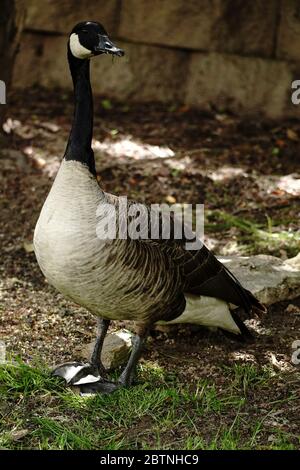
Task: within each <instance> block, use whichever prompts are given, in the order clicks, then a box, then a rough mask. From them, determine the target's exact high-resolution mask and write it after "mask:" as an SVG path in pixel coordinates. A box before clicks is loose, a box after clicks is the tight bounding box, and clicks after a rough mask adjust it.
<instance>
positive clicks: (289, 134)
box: [286, 129, 299, 140]
mask: <svg viewBox="0 0 300 470" xmlns="http://www.w3.org/2000/svg"><path fill="white" fill-rule="evenodd" d="M286 135H287V138H288V139H290V140H299V137H298V134H297V132H295V131H294V130H293V129H287V131H286Z"/></svg>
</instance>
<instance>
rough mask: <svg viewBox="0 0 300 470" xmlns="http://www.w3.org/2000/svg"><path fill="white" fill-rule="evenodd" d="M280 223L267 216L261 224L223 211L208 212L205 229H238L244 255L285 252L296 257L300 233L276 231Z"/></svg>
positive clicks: (215, 230) (223, 230) (279, 253)
mask: <svg viewBox="0 0 300 470" xmlns="http://www.w3.org/2000/svg"><path fill="white" fill-rule="evenodd" d="M278 224H279V225H280V222H279V221H276V224H275V221H274V220H272V219H271V218H270V217H269V216H266V222H265V224H262V223H261V224H259V223H257V222H253V221H250V220H247V219H244V218H241V217H238V216H235V215H232V214H229V213H227V212H224V211H221V210H214V211H212V212H211V211H208V212H207V221H206V223H205V229H206V230H207V231H208V232H225V231H226V230H230V229H231V228H232V227H235V228H236V229H237V240H238V242H239V250H240V251H241V253H242V254H245V255H251V254H257V253H265V254H271V255H274V256H280V255H281V250H285V251H286V253H287V255H288V257H293V256H296V255H297V253H298V252H299V243H300V232H299V231H287V230H282V229H280V231H277V232H276V231H275V229H276V225H278Z"/></svg>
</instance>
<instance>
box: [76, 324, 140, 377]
mask: <svg viewBox="0 0 300 470" xmlns="http://www.w3.org/2000/svg"><path fill="white" fill-rule="evenodd" d="M132 337H133V334H132V333H131V332H130V331H128V330H119V331H115V332H113V333H109V334H108V335H107V336H106V337H105V340H104V343H103V349H102V353H101V360H102V363H103V365H104V367H105V368H106V369H115V368H117V367H119V366H120V365H123V364H124V363H125V362H126V361H127V359H128V357H129V353H130V350H131V347H132ZM94 345H95V342H94V341H93V342H92V343H89V344H88V345H86V346H85V347H84V349H83V350H82V355H83V357H84V358H85V359H88V360H89V359H90V357H91V354H92V351H93V349H94Z"/></svg>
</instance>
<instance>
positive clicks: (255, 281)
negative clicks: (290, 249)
mask: <svg viewBox="0 0 300 470" xmlns="http://www.w3.org/2000/svg"><path fill="white" fill-rule="evenodd" d="M219 259H220V261H221V262H222V263H224V264H225V265H226V266H227V267H228V268H229V269H230V270H231V271H232V272H233V274H234V275H235V276H236V277H237V278H238V279H239V281H240V282H241V284H242V285H243V286H244V287H246V288H247V289H249V290H250V291H251V292H252V293H253V294H254V295H255V296H256V297H257V298H258V299H259V300H260V301H261V302H263V303H264V304H265V305H271V304H274V303H276V302H281V301H283V300H292V299H294V298H296V297H298V296H299V295H300V253H299V254H298V255H297V256H296V257H295V258H291V259H288V260H286V261H282V260H281V259H280V258H276V257H275V256H269V255H257V256H250V257H235V258H231V257H222V258H219Z"/></svg>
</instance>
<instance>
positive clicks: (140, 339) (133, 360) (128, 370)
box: [118, 334, 147, 387]
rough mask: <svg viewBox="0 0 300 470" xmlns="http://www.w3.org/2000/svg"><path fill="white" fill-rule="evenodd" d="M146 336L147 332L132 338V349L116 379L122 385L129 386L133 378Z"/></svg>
mask: <svg viewBox="0 0 300 470" xmlns="http://www.w3.org/2000/svg"><path fill="white" fill-rule="evenodd" d="M146 337H147V334H144V335H143V336H140V335H136V336H135V337H134V338H133V340H132V343H133V344H132V351H131V354H130V357H129V360H128V362H127V365H126V367H125V369H124V370H123V372H122V374H121V375H120V377H119V380H118V382H119V384H120V385H122V386H123V387H129V386H130V385H131V384H132V382H133V380H134V378H135V373H136V366H137V363H138V361H139V359H140V357H141V354H142V351H143V345H144V342H145V339H146Z"/></svg>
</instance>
